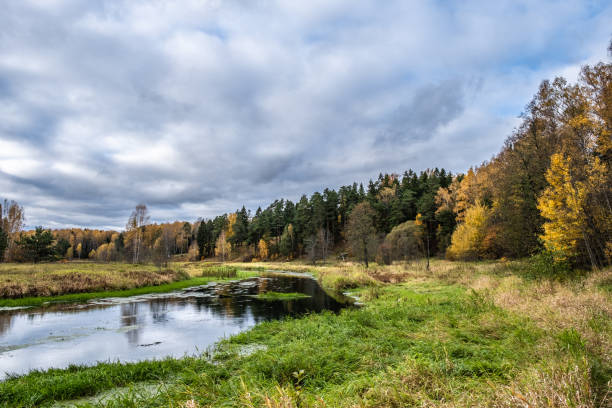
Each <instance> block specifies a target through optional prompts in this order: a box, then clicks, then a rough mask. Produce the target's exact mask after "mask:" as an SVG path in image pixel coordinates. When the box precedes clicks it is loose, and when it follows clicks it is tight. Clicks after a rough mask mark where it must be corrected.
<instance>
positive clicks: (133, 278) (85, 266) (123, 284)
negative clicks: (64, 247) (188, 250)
mask: <svg viewBox="0 0 612 408" xmlns="http://www.w3.org/2000/svg"><path fill="white" fill-rule="evenodd" d="M254 275H256V272H255V271H244V270H239V269H238V268H231V269H229V272H228V268H220V267H211V266H208V265H204V264H202V263H192V262H182V263H171V264H169V266H168V267H167V268H164V269H161V270H160V268H158V267H155V266H153V265H132V264H125V263H109V264H99V263H86V262H73V263H66V264H61V263H52V264H2V263H0V307H19V306H42V305H44V304H46V303H53V302H85V301H87V300H90V299H96V298H104V297H127V296H134V295H142V294H146V293H163V292H170V291H173V290H177V289H183V288H186V287H189V286H197V285H203V284H206V283H208V282H211V281H219V280H225V279H239V278H246V277H249V276H254Z"/></svg>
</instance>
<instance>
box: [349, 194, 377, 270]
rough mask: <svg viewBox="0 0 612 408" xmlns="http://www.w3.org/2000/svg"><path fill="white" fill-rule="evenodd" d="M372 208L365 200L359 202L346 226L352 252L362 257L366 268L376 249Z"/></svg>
mask: <svg viewBox="0 0 612 408" xmlns="http://www.w3.org/2000/svg"><path fill="white" fill-rule="evenodd" d="M374 215H375V213H374V210H373V209H372V206H370V204H368V203H367V202H365V201H364V202H361V203H359V204H357V205H356V206H355V208H353V211H351V214H350V215H349V220H348V226H347V240H348V244H349V245H350V247H351V248H352V250H353V254H354V255H355V256H357V257H358V258H362V260H363V261H364V263H365V266H366V268H367V267H368V265H369V263H368V261H369V259H370V257H371V256H372V254H374V253H375V251H376V246H377V245H376V243H377V238H376V228H374Z"/></svg>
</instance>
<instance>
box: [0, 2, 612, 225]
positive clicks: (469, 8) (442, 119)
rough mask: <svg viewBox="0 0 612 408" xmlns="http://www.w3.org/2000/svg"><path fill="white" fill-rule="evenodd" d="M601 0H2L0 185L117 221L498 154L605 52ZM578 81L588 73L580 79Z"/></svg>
mask: <svg viewBox="0 0 612 408" xmlns="http://www.w3.org/2000/svg"><path fill="white" fill-rule="evenodd" d="M611 17H612V6H610V5H608V4H607V3H606V2H599V3H598V2H589V3H585V2H582V1H578V0H576V1H567V2H564V3H563V4H558V3H557V2H552V1H550V2H549V1H543V2H514V1H501V2H485V1H467V2H458V1H449V2H437V3H430V2H410V3H407V2H402V1H399V0H397V1H389V2H384V3H381V2H376V1H374V0H372V1H364V2H359V3H355V2H351V1H348V0H342V1H340V0H339V1H333V2H329V1H311V2H295V1H290V0H284V1H266V2H243V1H238V0H229V1H219V0H207V1H205V0H186V1H183V2H180V3H176V2H169V1H165V0H146V1H139V2H134V1H129V0H113V1H110V0H107V1H100V2H83V1H78V0H54V1H53V2H47V1H34V0H8V3H7V5H5V7H4V12H3V13H2V14H0V25H2V27H3V31H2V34H1V35H0V50H1V52H0V191H1V192H2V195H3V196H6V197H7V198H10V199H15V200H18V201H19V202H20V203H21V204H23V205H24V206H25V208H26V215H27V222H28V224H29V225H38V224H43V225H48V226H52V227H60V226H69V225H80V226H88V227H104V228H122V227H123V225H124V224H125V219H126V218H127V216H128V215H129V214H130V211H131V209H132V208H133V207H134V206H135V205H136V204H137V203H139V202H145V203H147V204H148V205H149V206H150V207H151V212H152V215H153V219H155V220H158V221H162V220H172V219H188V220H193V219H195V218H197V217H200V216H202V217H211V216H214V215H216V214H219V213H223V212H227V211H232V210H234V209H236V208H239V207H241V206H242V205H243V204H245V205H246V206H247V207H248V208H251V209H255V208H257V206H260V205H261V206H265V205H267V204H268V203H269V202H270V201H272V200H273V199H275V198H280V197H287V198H291V199H298V198H299V196H300V195H301V194H302V193H312V192H313V191H315V190H321V189H323V188H325V187H338V186H339V185H341V184H346V183H352V182H353V181H367V179H368V178H370V177H373V176H375V175H377V174H378V173H379V172H380V171H395V172H401V171H403V170H405V169H408V168H414V169H416V170H421V169H425V168H427V167H435V166H437V167H445V168H448V169H450V170H452V171H464V170H466V168H468V167H469V166H470V165H473V164H477V163H479V162H481V161H482V160H486V159H488V158H490V157H491V155H493V154H494V153H495V152H496V151H497V150H498V149H499V148H500V147H501V144H502V142H503V139H504V138H505V137H506V136H507V135H508V134H510V132H511V130H512V128H513V127H514V126H516V125H517V119H516V118H517V116H518V115H519V114H520V112H521V110H522V108H523V107H524V106H525V104H526V103H527V102H528V100H529V98H530V97H531V95H532V94H533V93H534V92H535V90H536V87H537V85H538V82H539V81H540V80H542V79H544V78H548V77H551V76H554V75H558V74H566V75H570V76H572V75H573V76H575V75H576V73H577V70H578V67H579V66H580V65H581V64H584V63H586V62H594V61H597V60H598V59H603V58H605V52H606V45H607V42H608V41H609V36H610V33H609V21H610V20H611ZM569 79H570V80H575V78H569Z"/></svg>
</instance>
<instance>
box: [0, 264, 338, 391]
mask: <svg viewBox="0 0 612 408" xmlns="http://www.w3.org/2000/svg"><path fill="white" fill-rule="evenodd" d="M268 291H273V292H284V293H291V292H299V293H304V294H306V295H309V296H310V297H308V298H301V299H294V300H284V301H282V300H278V301H264V300H260V299H257V298H255V297H254V295H257V294H259V293H265V292H268ZM349 303H350V302H349V299H346V298H337V297H336V298H334V297H331V296H329V295H328V294H327V293H326V292H325V291H324V290H323V289H322V288H321V287H320V286H319V284H318V282H317V281H316V280H314V279H312V278H310V277H308V276H294V275H287V276H276V275H275V276H273V277H259V278H249V279H245V280H241V281H233V282H224V283H211V284H208V285H204V286H198V287H193V288H188V289H185V290H181V291H176V292H169V293H162V294H151V295H143V296H133V297H128V298H107V299H99V300H95V301H91V302H88V303H86V304H64V305H54V306H47V307H44V308H32V309H20V310H2V311H0V380H2V379H5V378H6V376H7V374H26V373H27V372H29V371H31V370H35V369H40V370H44V369H48V368H65V367H68V366H69V365H71V364H79V365H80V364H84V365H93V364H95V363H96V362H99V361H122V362H133V361H141V360H151V359H159V358H163V357H167V356H172V357H183V356H185V355H193V354H196V353H201V352H203V351H205V350H206V349H207V348H208V347H210V346H212V345H213V344H215V343H216V342H217V341H219V340H221V339H222V338H224V337H228V336H231V335H233V334H236V333H239V332H241V331H244V330H247V329H249V328H251V327H253V326H254V325H255V324H257V323H259V322H263V321H267V320H272V319H281V318H283V317H286V316H296V315H300V314H304V313H310V312H321V311H323V310H331V311H339V310H340V309H341V308H343V307H345V306H346V305H348V304H349Z"/></svg>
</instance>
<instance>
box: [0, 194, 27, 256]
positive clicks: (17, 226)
mask: <svg viewBox="0 0 612 408" xmlns="http://www.w3.org/2000/svg"><path fill="white" fill-rule="evenodd" d="M0 222H1V223H2V230H3V231H4V232H5V233H6V234H7V238H8V242H7V254H8V256H7V258H8V259H9V260H11V259H13V257H14V252H15V249H16V247H17V245H16V242H17V240H18V237H17V235H18V234H19V233H20V232H21V231H22V230H23V226H24V224H25V213H24V211H23V207H22V206H20V205H19V204H17V203H16V202H15V201H13V200H11V201H9V200H6V199H5V200H4V203H0ZM0 255H1V254H0ZM0 259H2V257H1V256H0Z"/></svg>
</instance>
